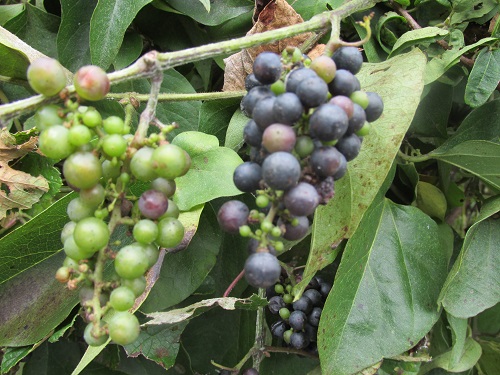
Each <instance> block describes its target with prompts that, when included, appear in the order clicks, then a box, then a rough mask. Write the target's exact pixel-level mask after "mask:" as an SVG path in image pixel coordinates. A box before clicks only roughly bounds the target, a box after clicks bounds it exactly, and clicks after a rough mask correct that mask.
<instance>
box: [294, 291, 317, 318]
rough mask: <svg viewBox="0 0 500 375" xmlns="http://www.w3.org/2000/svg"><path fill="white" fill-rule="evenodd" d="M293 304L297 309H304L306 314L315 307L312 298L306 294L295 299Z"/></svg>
mask: <svg viewBox="0 0 500 375" xmlns="http://www.w3.org/2000/svg"><path fill="white" fill-rule="evenodd" d="M292 306H293V309H294V310H295V311H303V312H304V314H306V315H307V314H309V313H310V312H311V311H312V309H313V304H312V302H311V300H310V299H309V298H307V297H306V296H304V295H302V297H300V298H299V299H298V300H297V301H295V302H294V303H293V304H292Z"/></svg>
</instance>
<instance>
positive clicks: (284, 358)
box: [259, 353, 321, 375]
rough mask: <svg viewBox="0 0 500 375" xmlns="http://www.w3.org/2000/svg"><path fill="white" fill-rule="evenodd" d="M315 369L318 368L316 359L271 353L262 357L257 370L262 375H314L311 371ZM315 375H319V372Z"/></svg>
mask: <svg viewBox="0 0 500 375" xmlns="http://www.w3.org/2000/svg"><path fill="white" fill-rule="evenodd" d="M316 368H318V360H317V359H314V358H307V357H299V356H297V355H289V354H285V353H272V354H271V355H270V356H269V357H264V360H263V361H262V364H261V365H260V369H259V370H260V373H262V374H273V375H274V374H276V375H278V374H283V375H284V374H293V375H312V374H314V373H311V371H313V370H314V369H316ZM317 374H318V375H321V372H318V373H317Z"/></svg>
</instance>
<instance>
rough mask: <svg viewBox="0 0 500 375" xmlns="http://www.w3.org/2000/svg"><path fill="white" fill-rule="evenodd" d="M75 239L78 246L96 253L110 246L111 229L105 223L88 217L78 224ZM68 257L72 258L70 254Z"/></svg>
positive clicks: (74, 233) (74, 234)
mask: <svg viewBox="0 0 500 375" xmlns="http://www.w3.org/2000/svg"><path fill="white" fill-rule="evenodd" d="M73 237H74V239H75V242H76V244H77V245H78V246H80V247H81V248H82V249H85V251H89V252H96V251H98V250H100V249H102V248H103V247H104V246H106V245H107V244H108V241H109V229H108V226H107V225H106V223H104V221H102V220H99V219H98V218H96V217H88V218H85V219H83V220H81V221H80V222H78V224H76V227H75V231H74V232H73ZM68 256H70V257H71V255H69V254H68ZM72 258H73V257H72ZM74 259H76V258H74Z"/></svg>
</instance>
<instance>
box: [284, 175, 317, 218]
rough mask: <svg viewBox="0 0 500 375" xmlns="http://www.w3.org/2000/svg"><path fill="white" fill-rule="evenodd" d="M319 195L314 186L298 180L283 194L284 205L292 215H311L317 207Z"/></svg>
mask: <svg viewBox="0 0 500 375" xmlns="http://www.w3.org/2000/svg"><path fill="white" fill-rule="evenodd" d="M319 200H320V196H319V194H318V192H317V191H316V189H315V188H314V186H312V185H311V184H308V183H307V182H300V183H299V184H298V185H297V186H294V187H293V188H291V189H290V190H288V191H287V192H286V194H285V199H284V202H285V207H286V208H288V210H289V211H290V213H291V214H292V215H294V216H308V215H311V214H312V213H313V212H314V210H315V209H316V207H318V204H319Z"/></svg>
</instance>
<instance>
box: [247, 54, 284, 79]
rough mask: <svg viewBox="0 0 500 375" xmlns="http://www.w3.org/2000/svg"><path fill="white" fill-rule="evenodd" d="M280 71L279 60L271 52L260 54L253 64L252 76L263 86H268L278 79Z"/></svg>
mask: <svg viewBox="0 0 500 375" xmlns="http://www.w3.org/2000/svg"><path fill="white" fill-rule="evenodd" d="M281 71H282V67H281V58H280V56H279V55H277V54H276V53H273V52H267V51H266V52H262V53H260V54H259V55H258V56H257V57H256V58H255V60H254V62H253V74H254V75H255V78H256V79H257V80H258V81H259V82H261V83H263V84H264V85H269V84H271V83H274V82H276V81H277V80H278V79H280V76H281Z"/></svg>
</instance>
